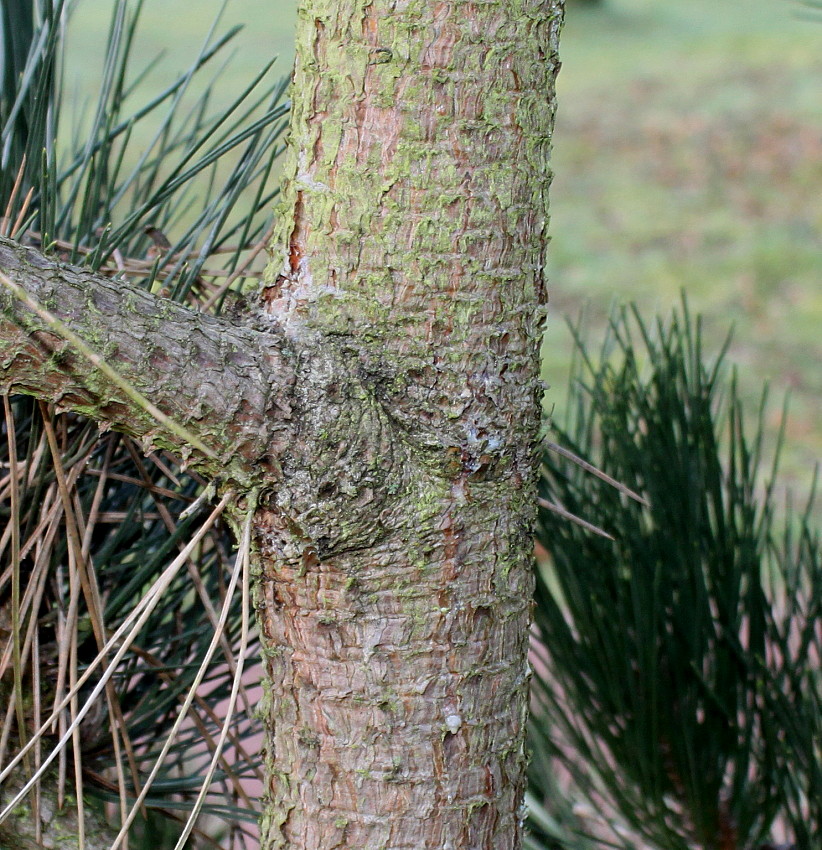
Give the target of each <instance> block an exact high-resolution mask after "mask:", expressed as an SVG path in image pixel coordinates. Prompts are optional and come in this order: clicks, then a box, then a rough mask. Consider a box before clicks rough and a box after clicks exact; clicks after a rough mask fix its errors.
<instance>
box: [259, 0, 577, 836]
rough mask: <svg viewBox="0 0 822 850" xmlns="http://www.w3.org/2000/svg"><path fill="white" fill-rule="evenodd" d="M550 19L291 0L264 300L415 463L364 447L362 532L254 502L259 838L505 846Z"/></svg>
mask: <svg viewBox="0 0 822 850" xmlns="http://www.w3.org/2000/svg"><path fill="white" fill-rule="evenodd" d="M560 13H561V9H560V4H559V3H554V2H545V0H499V2H482V3H479V2H459V1H458V0H451V2H431V0H424V1H423V0H408V1H407V2H400V3H398V2H395V0H373V2H372V1H371V0H369V2H365V0H342V2H340V0H311V2H305V3H303V6H302V8H301V12H300V18H299V32H298V49H297V66H296V74H295V84H294V118H293V125H292V132H293V139H292V147H291V164H290V180H289V183H288V186H287V191H286V193H285V204H286V207H285V209H287V210H290V211H291V214H290V215H289V216H287V217H285V218H284V224H283V231H282V233H281V239H280V244H281V246H282V253H281V255H280V258H279V261H278V262H277V261H276V260H275V263H274V265H273V266H272V268H271V272H270V279H269V286H268V287H267V289H266V291H265V293H264V301H265V303H266V304H267V305H268V309H269V310H271V311H272V312H273V313H275V314H276V315H277V316H278V317H279V318H280V320H281V321H282V322H283V324H284V326H285V327H286V328H288V329H290V333H291V334H293V335H295V336H297V335H299V333H300V330H299V329H303V328H306V329H310V331H311V332H318V333H319V334H320V335H321V337H322V338H323V339H324V340H325V343H324V344H325V345H329V346H333V347H335V348H336V350H337V351H339V352H340V353H341V354H342V355H343V358H344V359H345V360H346V361H351V362H354V363H356V364H358V368H359V372H360V375H361V376H362V379H363V382H364V384H365V386H366V387H367V388H368V389H369V390H370V392H371V393H372V394H373V397H375V398H376V399H378V400H379V402H380V404H381V405H382V407H383V409H384V410H385V412H386V414H387V416H388V418H389V420H390V423H391V425H392V428H393V432H392V435H391V439H390V441H389V444H390V445H391V446H392V451H393V450H394V449H395V448H396V447H397V446H404V447H406V448H407V452H408V453H409V454H410V457H411V463H410V464H407V465H404V466H402V467H397V465H396V458H395V457H394V455H393V454H392V453H391V452H386V453H385V455H384V456H383V457H382V459H381V464H382V467H383V469H384V470H385V471H386V472H387V473H388V474H389V477H390V478H391V480H392V481H395V482H396V481H399V482H400V487H401V490H400V493H399V496H400V498H399V499H398V500H397V502H396V504H395V505H391V504H389V505H387V506H386V505H385V504H381V505H380V507H379V510H381V511H382V513H376V512H375V513H374V514H373V515H372V517H371V519H370V522H371V523H372V524H373V526H375V527H376V528H375V530H376V532H377V535H378V536H377V539H376V540H375V541H374V543H373V544H372V545H371V546H370V547H369V548H360V547H357V548H355V547H354V546H350V547H349V548H348V549H347V550H345V549H343V550H340V549H339V548H338V549H334V548H330V549H329V548H328V547H323V546H322V545H321V542H320V541H317V540H316V539H312V538H311V536H310V535H305V534H301V533H300V531H299V529H295V528H293V527H292V528H290V529H288V530H287V531H286V530H282V531H280V527H281V526H282V525H283V518H282V517H280V516H277V515H275V514H273V513H271V514H269V515H262V514H261V515H260V516H259V517H258V519H259V525H258V529H257V530H258V541H259V544H260V550H261V553H262V556H263V569H264V573H263V579H262V586H261V596H260V609H261V618H262V625H263V632H264V636H265V640H266V646H267V651H268V655H269V660H268V668H269V675H270V679H271V683H270V694H269V700H270V703H269V704H268V705H266V706H265V710H264V717H265V718H266V720H267V723H268V725H269V752H268V763H269V767H270V770H271V777H272V779H271V789H270V797H269V801H268V804H267V807H266V814H265V819H264V844H265V846H266V847H267V848H273V847H300V848H317V850H319V848H323V850H328V849H329V848H335V847H351V848H354V847H358V848H359V847H362V848H374V850H376V849H377V848H392V850H399V848H409V850H411V848H415V850H416V848H435V847H436V848H489V850H490V848H494V850H504V849H505V848H515V847H517V846H518V845H519V840H520V812H519V807H520V803H521V795H522V783H523V767H524V762H525V756H524V754H523V735H524V723H525V715H526V696H527V687H528V668H527V661H526V652H527V636H528V619H529V606H530V596H531V553H530V549H531V546H530V540H531V533H532V522H533V518H534V506H535V504H536V502H535V492H534V484H535V470H536V465H535V448H536V437H537V429H538V417H539V405H538V400H539V396H540V394H541V388H540V384H539V381H538V357H537V352H538V347H539V342H540V336H541V328H542V318H543V308H542V306H541V305H542V304H543V302H544V300H545V298H544V295H543V280H542V267H543V259H544V253H545V245H546V235H545V234H546V225H547V190H548V184H549V182H550V171H549V166H548V153H549V146H550V132H551V126H552V119H553V108H554V100H553V81H554V76H555V73H556V71H557V69H558V62H557V58H556V48H557V38H558V32H559V26H560ZM350 427H351V429H352V430H354V431H357V430H360V429H361V428H362V427H363V426H362V425H361V424H359V423H357V422H353V421H352V422H351V423H350ZM373 459H374V456H373V455H371V456H369V458H368V460H369V462H371V461H372V460H373ZM376 459H378V460H379V459H380V458H379V456H377V458H376ZM360 462H361V461H360V459H359V458H358V457H357V456H356V455H355V454H354V453H352V452H349V451H344V450H341V451H340V457H339V461H338V463H337V464H336V466H335V467H334V469H332V470H329V475H328V481H329V485H328V486H330V487H333V486H334V476H335V474H337V475H344V473H345V468H346V466H347V465H348V464H351V463H354V464H357V463H360ZM403 463H404V464H405V461H403ZM340 519H341V520H343V519H344V517H343V516H341V517H340Z"/></svg>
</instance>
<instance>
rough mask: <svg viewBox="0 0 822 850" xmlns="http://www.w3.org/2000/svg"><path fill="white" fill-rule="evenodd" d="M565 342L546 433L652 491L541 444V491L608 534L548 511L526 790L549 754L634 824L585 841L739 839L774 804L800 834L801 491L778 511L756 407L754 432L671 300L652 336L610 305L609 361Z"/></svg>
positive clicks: (599, 813) (664, 847) (775, 813)
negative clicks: (666, 317)
mask: <svg viewBox="0 0 822 850" xmlns="http://www.w3.org/2000/svg"><path fill="white" fill-rule="evenodd" d="M579 353H580V362H579V369H578V371H577V373H576V375H575V379H574V385H573V388H572V393H573V396H574V406H573V414H572V416H571V417H570V421H569V422H568V423H567V425H566V426H565V427H564V428H558V429H557V435H558V436H557V437H556V440H557V442H558V443H559V444H561V445H562V446H565V447H567V448H569V449H571V450H572V451H573V452H575V453H577V454H578V455H580V456H582V457H585V458H586V459H589V460H591V461H592V462H593V463H595V464H596V465H597V466H598V467H599V468H600V469H601V470H602V471H604V472H606V473H607V474H609V475H611V476H613V477H614V478H616V479H617V480H619V481H621V482H624V483H625V484H627V485H629V486H630V487H632V488H634V489H636V490H638V492H639V493H640V494H641V495H642V496H643V497H644V498H645V499H646V500H647V505H642V504H640V503H638V502H636V501H634V500H631V499H629V498H627V497H626V496H624V495H622V494H620V493H619V492H617V491H616V490H615V489H612V488H610V487H608V486H607V485H605V484H603V483H602V482H600V481H598V480H597V479H595V478H594V477H592V476H590V475H588V474H587V473H585V472H584V471H583V470H582V469H580V468H579V467H577V466H575V465H573V464H570V463H569V462H568V461H567V460H564V459H563V458H561V457H560V456H558V455H556V454H554V453H548V454H546V456H545V462H544V472H543V479H542V485H541V487H542V495H543V497H544V498H545V499H547V500H548V501H552V502H556V503H559V504H560V505H562V506H563V507H564V508H566V509H567V510H568V511H570V512H572V513H574V514H576V515H578V516H581V517H584V518H585V519H586V520H588V521H590V522H592V523H594V524H595V525H597V526H599V527H600V528H602V529H604V530H605V531H607V532H609V533H610V534H612V535H613V537H614V538H615V540H614V541H610V540H607V539H605V538H603V537H600V536H597V535H593V534H591V533H590V532H587V531H585V530H584V529H582V528H580V527H579V526H577V525H574V524H571V523H568V522H567V521H565V520H563V519H562V518H560V517H558V516H556V515H555V514H554V513H551V512H549V511H545V510H543V511H541V514H540V530H539V538H540V541H541V542H542V544H543V545H544V547H545V548H546V549H547V551H548V553H549V555H550V565H548V566H546V567H544V569H542V570H541V571H540V572H539V574H538V576H537V596H536V601H537V606H536V634H537V654H536V675H535V679H534V689H533V696H534V716H533V721H532V725H531V739H532V746H533V747H534V750H535V753H536V756H535V758H534V760H533V763H532V767H531V773H530V781H531V794H532V795H533V797H534V799H535V800H536V801H540V800H542V801H545V800H550V799H551V798H552V797H553V796H554V795H555V789H553V788H552V787H551V785H550V783H549V782H548V775H549V774H550V772H551V770H552V769H553V766H554V765H556V763H557V761H559V762H562V763H563V764H564V765H565V768H566V769H567V771H568V772H569V775H570V776H571V777H572V779H573V782H572V785H575V786H576V788H577V789H578V790H579V791H581V793H582V794H583V796H584V797H587V798H588V800H589V803H590V806H591V807H592V808H593V810H594V812H595V816H594V820H596V821H598V822H600V823H609V822H613V823H620V824H622V826H623V827H624V828H625V829H624V830H623V834H624V835H628V836H634V837H635V838H636V839H637V841H632V840H630V838H625V837H620V830H619V829H617V831H616V832H612V833H610V834H606V833H605V832H600V833H597V835H598V838H599V843H597V844H596V845H595V846H619V847H634V846H637V847H639V846H642V844H643V843H647V844H649V845H650V846H652V847H656V848H660V850H694V848H696V847H702V848H705V850H754V848H756V847H758V846H759V845H760V844H762V843H764V842H765V841H766V839H767V838H768V835H769V832H770V830H771V828H772V825H773V823H774V821H775V820H778V821H780V822H781V823H782V824H787V825H788V827H789V831H791V832H792V833H793V835H794V840H795V841H796V842H797V847H798V848H800V850H813V848H814V847H817V846H818V841H819V837H820V835H822V767H820V740H822V720H820V708H822V706H821V705H820V702H822V687H820V685H821V684H822V683H820V672H819V658H820V651H821V650H822V635H820V630H819V622H820V621H819V613H820V610H819V609H820V605H822V554H820V541H819V535H818V533H817V532H816V530H815V529H814V527H813V524H812V518H811V505H809V506H808V508H807V510H806V511H805V512H804V513H802V514H800V515H795V514H794V513H793V512H792V511H790V510H789V511H788V516H787V517H786V518H784V519H783V518H780V519H777V517H776V510H775V502H776V499H775V495H774V489H773V484H772V483H771V482H772V481H773V471H774V470H773V469H771V470H767V469H765V468H764V456H765V454H766V450H765V443H766V438H765V431H764V428H763V410H764V403H763V408H762V410H760V413H759V418H758V421H757V422H756V427H755V429H753V436H751V435H750V433H749V432H748V430H747V429H746V427H745V422H744V421H743V411H742V409H741V405H740V402H739V399H738V395H737V389H736V384H735V381H734V379H733V378H731V379H728V378H727V377H726V376H725V374H724V372H723V371H722V355H720V356H719V357H718V358H716V360H715V361H713V362H712V363H706V362H705V360H704V357H703V352H702V346H701V334H700V323H699V321H692V319H691V318H690V317H689V315H688V313H687V310H686V309H685V310H683V312H682V313H681V314H680V315H675V316H674V317H673V319H672V320H671V321H670V322H669V323H668V324H667V325H663V324H662V323H659V324H658V325H657V327H656V328H655V329H654V330H653V332H652V331H651V330H650V329H649V328H647V327H646V326H645V325H644V324H643V323H642V322H641V320H640V319H639V318H638V316H637V315H636V314H635V313H633V314H632V313H630V312H628V311H622V312H620V313H619V314H617V315H616V317H615V318H614V319H613V321H612V323H611V332H610V339H609V343H608V351H607V356H606V357H604V358H603V360H602V362H599V363H598V362H595V361H594V360H593V359H592V358H591V357H590V356H589V355H588V354H587V352H586V351H585V349H584V347H583V346H582V345H580V347H579ZM766 476H770V477H766ZM811 504H812V503H811ZM783 527H784V529H786V530H784V531H781V530H780V529H781V528H783ZM567 821H568V823H569V824H570V828H571V829H572V831H573V830H575V829H576V830H578V831H580V832H583V833H584V832H586V831H587V828H586V827H585V826H584V825H583V824H581V823H580V822H579V821H575V819H573V818H570V819H567ZM595 832H596V830H595ZM537 834H540V833H537ZM606 839H607V840H606ZM608 842H612V844H611V845H609V844H608ZM535 846H536V845H535ZM571 846H573V844H572V845H571ZM577 846H589V845H587V844H585V843H584V842H583V843H582V844H579V843H578V844H577Z"/></svg>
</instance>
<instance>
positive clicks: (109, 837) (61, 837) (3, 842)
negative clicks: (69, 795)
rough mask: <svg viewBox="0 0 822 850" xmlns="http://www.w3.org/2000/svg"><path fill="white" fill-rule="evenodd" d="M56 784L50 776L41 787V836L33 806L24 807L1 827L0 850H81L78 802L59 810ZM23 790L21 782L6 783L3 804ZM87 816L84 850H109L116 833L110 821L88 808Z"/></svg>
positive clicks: (22, 805)
mask: <svg viewBox="0 0 822 850" xmlns="http://www.w3.org/2000/svg"><path fill="white" fill-rule="evenodd" d="M56 784H57V783H56V778H55V777H54V776H51V775H47V776H46V777H44V780H43V782H41V784H40V806H39V817H40V830H39V832H38V830H37V826H36V822H35V818H34V816H33V815H32V811H31V806H30V803H29V802H25V803H21V804H20V805H18V806H17V808H16V810H15V811H14V813H13V814H12V816H11V817H10V818H9V819H8V820H7V821H6V822H5V823H3V824H0V850H79V848H80V839H79V833H80V829H79V820H78V815H77V805H76V801H73V800H71V799H69V800H68V801H66V802H65V803H64V805H63V808H62V809H60V808H59V807H58V805H57V799H56V793H55V789H56ZM20 788H21V784H20V782H19V780H18V781H16V780H11V781H10V782H8V783H4V784H3V787H2V791H1V792H0V801H4V800H7V799H9V798H10V797H13V796H14V795H15V794H17V792H18V791H19V790H20ZM33 796H34V795H33V794H32V795H30V797H33ZM84 815H85V816H84V818H83V825H84V836H83V850H108V848H109V847H110V846H111V844H112V842H113V841H114V838H115V837H116V835H117V830H116V829H115V830H112V828H111V826H110V824H109V823H108V822H107V820H106V819H105V818H104V817H102V816H101V815H100V814H99V813H98V812H96V811H95V810H93V809H91V808H90V807H89V806H85V810H84Z"/></svg>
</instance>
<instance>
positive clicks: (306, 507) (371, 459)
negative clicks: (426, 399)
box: [0, 238, 416, 553]
mask: <svg viewBox="0 0 822 850" xmlns="http://www.w3.org/2000/svg"><path fill="white" fill-rule="evenodd" d="M0 275H2V277H0V393H12V392H18V393H25V394H28V395H33V396H36V397H37V398H41V399H44V400H48V401H52V402H54V403H55V404H56V405H57V406H58V408H60V409H62V410H72V411H75V412H78V413H82V414H83V415H85V416H88V417H89V418H91V419H94V420H96V421H97V422H99V423H101V424H103V425H108V426H110V427H113V428H115V429H117V430H118V431H123V432H125V433H127V434H130V435H132V436H135V437H138V438H140V439H142V441H143V444H144V446H145V447H146V449H151V448H153V447H160V448H169V449H171V450H172V451H174V452H177V453H178V454H180V455H181V456H182V457H183V458H185V459H186V460H187V461H188V463H189V464H190V465H191V466H193V467H195V468H196V469H198V471H200V472H202V473H203V474H205V475H206V476H208V477H210V478H212V479H219V480H220V481H221V482H222V483H223V484H227V485H229V486H237V487H238V488H239V489H240V490H243V489H248V488H250V487H252V486H259V485H263V486H264V488H265V490H266V491H267V494H266V495H265V496H264V498H263V503H264V504H265V506H266V507H267V508H268V509H270V510H273V511H274V512H275V513H276V514H277V515H278V516H279V517H281V518H283V519H284V520H285V524H284V525H283V529H284V530H286V529H287V531H288V533H289V534H296V535H298V536H299V537H301V538H302V539H303V540H308V541H313V542H314V545H315V547H316V549H317V551H321V552H325V553H328V552H331V551H339V550H343V549H348V548H352V547H354V548H356V547H360V546H364V545H368V544H370V543H372V542H373V541H374V540H375V539H377V538H379V537H381V536H382V535H383V533H384V530H385V529H384V527H383V522H381V521H377V522H375V521H374V517H375V516H379V515H380V512H381V511H385V512H386V513H384V514H383V515H384V516H385V517H387V519H386V521H385V522H386V523H387V524H388V525H390V524H391V523H392V522H393V519H391V518H390V515H391V508H390V504H393V503H394V502H396V498H397V495H398V494H400V493H403V492H406V491H407V490H408V488H409V487H413V486H415V485H414V484H412V483H411V482H412V479H413V478H414V475H415V474H416V473H415V464H414V463H413V462H412V459H411V452H410V448H409V447H408V446H407V445H406V444H405V442H404V441H403V440H401V439H397V434H396V429H395V426H393V425H392V423H391V421H390V419H389V417H388V415H387V413H386V411H385V410H384V409H383V406H382V404H381V402H380V400H379V398H378V394H377V393H376V392H375V390H374V389H373V388H372V387H369V386H367V385H365V384H364V383H363V377H362V376H361V375H360V374H359V371H358V364H357V363H356V362H351V358H346V357H344V356H342V355H341V354H340V353H339V351H338V350H337V349H336V347H335V345H334V344H333V342H332V341H331V340H330V339H329V338H327V337H321V336H320V335H319V334H318V333H316V332H312V331H310V330H309V329H307V328H305V327H301V326H299V324H297V323H291V325H290V326H289V332H288V333H289V335H288V336H286V335H285V332H284V331H283V330H282V329H281V328H280V327H279V325H277V323H276V322H275V321H273V320H272V319H271V318H270V317H261V318H260V321H261V322H264V323H265V326H264V329H263V330H259V329H257V328H254V327H248V326H244V325H238V324H234V323H232V322H229V321H227V320H225V319H221V318H217V317H215V316H209V315H206V314H203V313H198V312H195V311H193V310H190V309H189V308H187V307H183V306H181V305H179V304H176V303H174V302H172V301H168V300H167V299H164V298H159V297H157V296H154V295H151V294H150V293H148V292H145V291H144V290H141V289H137V288H136V287H134V286H131V285H130V284H128V283H126V282H124V281H120V280H110V279H108V278H104V277H100V276H97V275H95V274H93V273H90V272H87V271H84V270H82V269H78V268H74V267H70V266H67V265H60V264H58V263H55V262H54V261H52V260H50V259H48V258H46V257H44V256H43V255H42V254H40V253H38V252H37V251H34V250H32V249H29V248H25V247H23V246H21V245H19V244H17V243H15V242H12V241H10V240H8V239H3V238H0ZM3 277H5V278H6V279H7V280H8V281H9V282H10V283H11V288H10V287H9V286H7V285H3V284H2V279H3ZM12 290H15V291H12ZM72 340H74V341H73V342H72ZM152 411H154V412H152ZM158 412H159V416H158V415H157V414H158ZM168 420H171V422H168ZM186 434H190V435H191V436H192V437H193V440H192V439H191V438H188V439H187V438H186V436H185V435H186ZM198 446H199V447H198Z"/></svg>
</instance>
